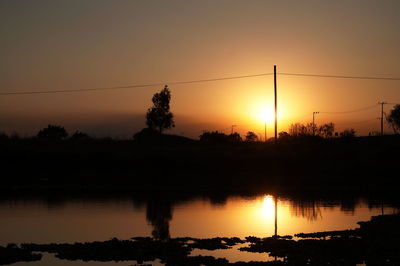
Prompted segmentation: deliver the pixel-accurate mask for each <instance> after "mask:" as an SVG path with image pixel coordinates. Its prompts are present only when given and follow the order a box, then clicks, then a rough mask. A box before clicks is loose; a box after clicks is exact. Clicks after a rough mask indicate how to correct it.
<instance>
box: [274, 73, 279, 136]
mask: <svg viewBox="0 0 400 266" xmlns="http://www.w3.org/2000/svg"><path fill="white" fill-rule="evenodd" d="M276 90H277V86H276V65H274V94H275V143H276V142H277V140H278V98H277V92H276Z"/></svg>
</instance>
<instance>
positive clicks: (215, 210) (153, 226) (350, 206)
mask: <svg viewBox="0 0 400 266" xmlns="http://www.w3.org/2000/svg"><path fill="white" fill-rule="evenodd" d="M275 203H276V204H275ZM382 212H384V213H393V212H396V209H395V208H393V207H391V206H390V205H388V204H382V203H380V202H376V201H375V202H374V201H367V200H363V199H358V200H350V201H349V200H347V201H336V200H312V201H310V200H307V201H304V200H294V199H289V198H278V199H276V198H275V197H273V196H271V195H258V196H254V197H228V198H222V199H213V200H210V199H208V198H195V199H190V200H179V201H177V200H170V199H168V198H162V197H160V198H158V199H157V200H136V199H135V200H134V199H130V198H122V199H121V198H117V199H113V198H108V199H99V198H96V199H93V198H89V199H88V198H78V199H76V198H75V199H74V198H72V199H71V198H69V199H64V200H48V199H46V200H43V199H32V198H31V199H25V200H22V199H14V200H2V201H0V217H1V219H0V236H1V237H0V245H5V244H8V243H17V244H20V243H28V242H33V243H52V242H53V243H62V242H83V241H95V240H100V241H101V240H108V239H110V238H113V237H117V238H120V239H129V238H131V237H134V236H156V237H159V238H163V237H168V236H170V237H181V236H191V237H198V238H209V237H217V236H227V237H233V236H238V237H241V238H244V237H246V236H257V237H266V236H271V235H273V234H274V233H275V230H277V233H278V234H279V235H293V234H295V233H300V232H316V231H327V230H342V229H350V228H356V227H357V224H356V222H357V221H361V220H369V219H370V217H371V216H373V215H379V214H381V213H382ZM275 213H276V214H277V216H276V222H277V227H275ZM193 254H195V255H197V254H202V255H212V256H216V257H226V258H227V259H229V260H230V261H232V262H234V261H240V260H242V261H249V260H268V259H269V258H268V256H267V255H265V254H253V253H247V252H240V251H238V250H237V249H236V248H233V249H231V250H223V251H220V250H217V251H203V250H195V251H194V252H193ZM37 264H38V263H37V262H32V263H17V264H14V265H18V266H19V265H37ZM55 264H57V265H86V266H89V265H90V266H92V265H109V264H110V263H101V262H89V263H86V262H80V261H60V260H57V259H56V258H54V257H53V256H52V255H50V254H45V256H44V258H43V259H42V261H41V262H40V265H55ZM115 264H118V265H132V262H119V263H115Z"/></svg>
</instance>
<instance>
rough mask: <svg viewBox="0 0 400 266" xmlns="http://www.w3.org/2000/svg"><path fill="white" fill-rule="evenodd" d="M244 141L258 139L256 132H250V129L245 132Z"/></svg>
mask: <svg viewBox="0 0 400 266" xmlns="http://www.w3.org/2000/svg"><path fill="white" fill-rule="evenodd" d="M245 141H246V142H255V141H258V136H257V135H256V133H254V132H252V131H249V132H247V134H246V137H245Z"/></svg>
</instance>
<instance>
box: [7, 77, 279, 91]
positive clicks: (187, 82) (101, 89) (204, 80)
mask: <svg viewBox="0 0 400 266" xmlns="http://www.w3.org/2000/svg"><path fill="white" fill-rule="evenodd" d="M272 74H273V73H261V74H253V75H242V76H231V77H221V78H211V79H197V80H187V81H170V82H159V83H150V84H134V85H127V86H115V87H102V88H86V89H69V90H40V91H17V92H1V93H0V96H6V95H29V94H50V93H70V92H90V91H104V90H120V89H130V88H145V87H158V86H164V85H167V84H168V85H181V84H192V83H204V82H213V81H223V80H232V79H244V78H255V77H262V76H270V75H272Z"/></svg>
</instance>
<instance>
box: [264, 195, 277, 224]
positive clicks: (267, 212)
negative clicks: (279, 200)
mask: <svg viewBox="0 0 400 266" xmlns="http://www.w3.org/2000/svg"><path fill="white" fill-rule="evenodd" d="M274 214H275V211H274V199H273V198H272V196H271V195H266V196H264V199H263V204H262V206H261V216H262V217H263V218H267V219H270V218H274Z"/></svg>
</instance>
